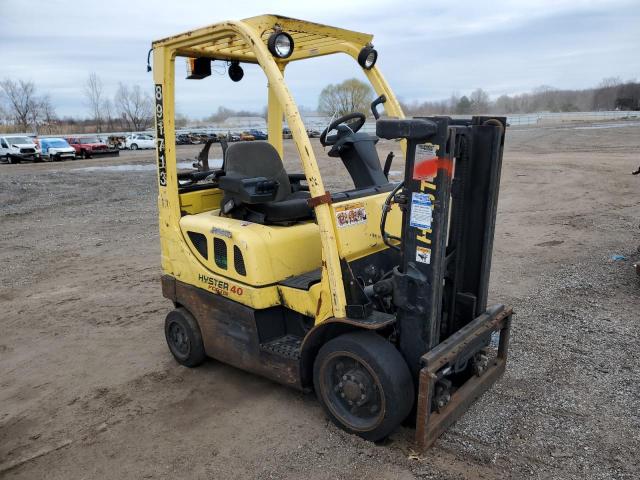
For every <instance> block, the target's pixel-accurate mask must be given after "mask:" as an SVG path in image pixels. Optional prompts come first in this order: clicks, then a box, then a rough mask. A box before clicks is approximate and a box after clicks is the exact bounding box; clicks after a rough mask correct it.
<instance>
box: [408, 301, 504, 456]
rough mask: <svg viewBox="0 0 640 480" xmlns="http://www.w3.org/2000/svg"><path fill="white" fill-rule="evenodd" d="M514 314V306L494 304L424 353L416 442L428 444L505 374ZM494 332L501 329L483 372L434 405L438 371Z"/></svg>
mask: <svg viewBox="0 0 640 480" xmlns="http://www.w3.org/2000/svg"><path fill="white" fill-rule="evenodd" d="M512 314H513V312H512V310H511V308H505V307H504V306H502V305H498V306H496V307H493V308H491V309H489V310H488V311H487V312H486V313H485V314H483V315H480V316H479V317H478V318H476V319H475V320H474V321H472V322H471V323H469V324H467V325H465V326H464V327H462V328H461V329H460V330H458V331H457V332H456V333H454V334H453V335H451V336H450V337H449V338H447V339H446V340H444V341H443V342H442V343H440V344H438V345H437V346H436V347H435V348H433V349H432V350H430V351H429V352H427V353H425V354H424V355H423V356H422V358H421V362H422V368H421V370H420V377H419V389H418V407H417V415H416V442H417V444H418V446H419V447H420V449H422V450H426V449H427V448H429V447H430V446H431V445H432V444H433V442H435V441H436V439H437V438H438V437H439V436H440V435H441V434H442V433H443V432H444V431H445V430H446V429H447V428H449V426H450V425H451V424H452V423H453V422H455V421H456V420H457V419H458V418H459V417H460V416H461V415H462V414H463V413H464V412H465V411H466V410H467V409H468V408H469V406H470V405H471V403H473V402H474V401H475V400H476V399H477V398H478V397H479V396H480V395H482V394H483V393H484V392H485V391H487V390H488V389H489V388H490V387H491V385H493V384H494V383H495V382H496V380H497V379H498V378H499V377H500V376H501V375H502V373H503V372H504V370H505V368H506V365H507V350H508V349H509V332H510V328H511V316H512ZM493 332H499V340H498V351H497V354H496V357H495V359H493V360H491V361H490V364H489V366H488V367H487V368H486V370H484V371H483V372H482V373H481V374H480V375H477V374H476V375H475V376H474V377H472V378H470V379H469V380H467V381H466V382H465V383H464V384H463V385H462V386H461V387H460V388H459V389H458V390H456V391H455V392H453V393H452V394H451V398H450V399H449V401H448V402H447V404H446V406H443V408H439V409H432V405H433V403H434V395H435V390H436V389H435V386H436V382H437V381H438V380H439V379H440V376H439V375H438V373H439V372H442V371H443V370H444V369H446V368H447V367H448V366H450V365H453V364H455V362H456V359H457V358H458V357H459V356H461V355H464V353H465V352H467V351H468V350H469V348H470V347H472V346H473V344H474V343H475V341H477V339H479V338H482V337H484V336H486V335H490V334H491V333H493Z"/></svg>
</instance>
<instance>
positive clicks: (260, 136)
mask: <svg viewBox="0 0 640 480" xmlns="http://www.w3.org/2000/svg"><path fill="white" fill-rule="evenodd" d="M247 133H249V134H251V135H253V138H255V139H256V140H266V139H267V134H266V133H264V132H263V131H262V130H249V131H248V132H247Z"/></svg>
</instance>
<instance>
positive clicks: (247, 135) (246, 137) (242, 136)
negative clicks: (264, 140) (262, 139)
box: [240, 132, 256, 141]
mask: <svg viewBox="0 0 640 480" xmlns="http://www.w3.org/2000/svg"><path fill="white" fill-rule="evenodd" d="M255 139H256V137H254V136H253V135H251V134H250V133H249V132H242V133H241V134H240V140H243V141H247V140H249V141H252V140H255Z"/></svg>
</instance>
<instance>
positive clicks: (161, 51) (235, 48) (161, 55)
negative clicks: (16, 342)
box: [152, 15, 404, 318]
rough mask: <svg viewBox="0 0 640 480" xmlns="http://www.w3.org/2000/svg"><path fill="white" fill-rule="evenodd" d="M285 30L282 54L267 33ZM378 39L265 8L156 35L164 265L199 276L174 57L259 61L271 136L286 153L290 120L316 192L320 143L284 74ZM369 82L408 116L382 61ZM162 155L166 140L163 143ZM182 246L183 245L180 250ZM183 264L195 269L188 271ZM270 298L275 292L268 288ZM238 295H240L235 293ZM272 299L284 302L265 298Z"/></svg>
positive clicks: (336, 275)
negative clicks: (186, 219)
mask: <svg viewBox="0 0 640 480" xmlns="http://www.w3.org/2000/svg"><path fill="white" fill-rule="evenodd" d="M278 29H281V30H282V31H285V32H287V33H289V34H291V35H292V36H293V38H294V43H295V44H296V45H295V48H294V52H293V54H292V55H291V56H290V57H289V58H287V59H276V58H274V57H273V56H272V55H271V53H270V52H269V50H268V48H267V45H266V42H267V39H268V36H269V35H270V34H271V33H272V32H273V31H275V30H278ZM372 39H373V36H372V35H369V34H364V33H359V32H354V31H350V30H344V29H339V28H335V27H329V26H326V25H320V24H316V23H312V22H306V21H303V20H296V19H291V18H287V17H281V16H276V15H263V16H259V17H252V18H248V19H245V20H241V21H226V22H221V23H217V24H214V25H210V26H208V27H204V28H200V29H197V30H193V31H189V32H185V33H182V34H179V35H175V36H172V37H169V38H165V39H162V40H159V41H156V42H153V44H152V47H153V78H154V82H155V84H156V85H157V86H161V92H162V99H161V106H160V107H159V108H160V109H161V110H162V119H163V121H162V123H161V124H159V122H158V117H157V116H156V120H157V124H156V128H163V131H164V148H163V151H164V158H163V159H161V158H158V162H159V165H160V163H162V165H163V168H164V169H165V171H163V173H162V175H166V181H161V176H160V175H161V174H160V168H159V175H158V188H159V194H158V210H159V216H160V238H161V248H162V267H163V270H164V271H165V272H167V271H169V272H176V271H178V272H181V273H182V274H183V276H184V278H194V277H196V276H197V271H196V270H195V267H191V268H190V266H189V265H185V263H184V262H182V261H180V258H184V257H187V258H188V257H190V256H193V254H192V253H191V252H189V250H188V247H186V242H185V239H184V238H183V236H182V232H181V230H180V224H179V222H180V218H181V209H180V198H179V194H178V179H177V165H176V152H175V120H174V118H175V117H174V116H175V95H174V89H175V58H176V57H177V56H186V57H210V58H215V59H222V60H238V61H240V62H251V63H258V64H259V65H260V67H261V68H262V70H263V71H264V73H265V75H266V77H267V80H268V85H269V87H268V101H269V106H268V133H269V142H270V143H271V144H272V145H273V146H274V147H275V148H276V150H278V152H279V153H280V155H281V156H282V153H283V145H282V118H283V115H284V117H285V118H286V120H287V123H288V125H289V128H290V129H291V133H292V136H293V140H294V142H295V144H296V148H297V150H298V154H299V156H300V159H301V162H302V167H303V171H304V174H305V177H306V180H307V183H308V185H309V191H310V193H311V196H312V197H320V196H322V195H324V194H325V188H324V184H323V182H322V177H321V175H320V171H319V169H318V164H317V162H316V158H315V155H314V153H313V148H312V146H311V143H310V142H309V138H308V136H307V133H306V129H305V126H304V124H303V122H302V118H301V116H300V112H299V111H298V107H297V105H296V103H295V101H294V99H293V97H292V95H291V93H290V92H289V89H288V87H287V85H286V83H285V80H284V69H285V67H286V65H287V63H289V62H292V61H298V60H303V59H307V58H312V57H317V56H321V55H329V54H334V53H346V54H347V55H350V56H351V57H353V58H354V59H357V57H358V54H359V52H360V50H361V49H362V48H363V47H364V46H365V45H367V44H370V43H371V41H372ZM364 72H365V74H366V76H367V78H368V80H369V82H370V83H371V85H372V87H373V89H374V90H375V92H376V93H377V94H378V95H383V94H384V95H385V96H386V98H387V102H386V104H385V110H386V112H387V114H388V115H389V116H394V117H398V118H404V113H403V112H402V108H401V106H400V103H399V102H398V100H397V99H396V97H395V95H394V93H393V91H392V90H391V88H390V87H389V85H388V84H387V82H386V80H385V79H384V77H383V76H382V74H381V73H380V71H379V69H378V67H377V65H376V66H374V67H373V68H371V69H370V70H364ZM158 154H159V155H160V147H158ZM315 216H316V221H317V223H318V227H319V230H320V239H321V245H322V258H323V261H322V268H323V272H322V279H323V284H324V283H325V282H327V283H328V286H329V292H330V295H331V309H332V316H333V317H336V318H343V317H345V316H346V314H345V307H346V298H345V291H344V287H343V282H342V272H341V268H340V256H339V251H338V241H337V232H336V226H335V223H334V218H333V217H334V216H333V214H332V210H331V209H330V207H329V205H328V204H326V203H323V204H320V205H317V206H316V207H315ZM176 252H180V255H178V254H177V253H176ZM184 269H187V270H189V269H190V270H191V271H190V272H183V270H184ZM267 296H268V297H271V295H267ZM231 297H232V298H233V296H231ZM262 300H263V302H260V303H264V304H265V305H268V304H272V303H273V302H274V301H277V300H276V299H275V298H269V299H266V298H263V299H262Z"/></svg>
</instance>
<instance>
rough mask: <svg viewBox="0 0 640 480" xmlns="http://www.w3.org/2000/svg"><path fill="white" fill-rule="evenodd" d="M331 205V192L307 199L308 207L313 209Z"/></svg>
mask: <svg viewBox="0 0 640 480" xmlns="http://www.w3.org/2000/svg"><path fill="white" fill-rule="evenodd" d="M325 203H326V204H327V205H330V204H331V194H330V193H329V192H324V194H323V195H318V196H317V197H311V198H309V199H307V205H309V206H310V207H311V208H316V207H317V206H318V205H323V204H325Z"/></svg>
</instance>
